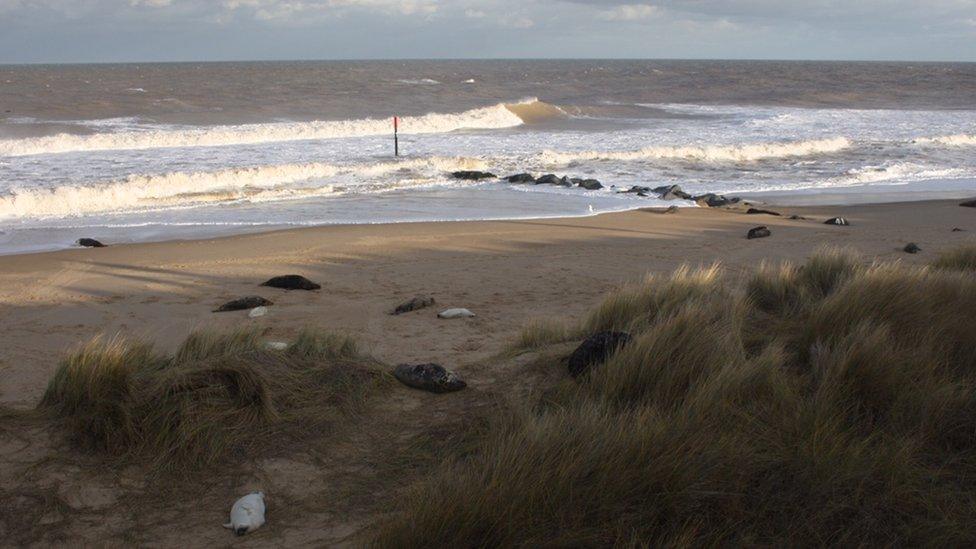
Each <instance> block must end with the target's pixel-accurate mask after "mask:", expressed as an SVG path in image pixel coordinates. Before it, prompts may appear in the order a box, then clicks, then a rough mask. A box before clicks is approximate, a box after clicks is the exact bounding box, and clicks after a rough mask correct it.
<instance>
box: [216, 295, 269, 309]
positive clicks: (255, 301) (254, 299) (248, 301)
mask: <svg viewBox="0 0 976 549" xmlns="http://www.w3.org/2000/svg"><path fill="white" fill-rule="evenodd" d="M268 305H274V303H272V302H270V301H268V300H267V299H265V298H263V297H261V296H259V295H249V296H247V297H242V298H239V299H235V300H233V301H228V302H227V303H224V304H223V305H221V306H220V307H217V308H216V309H214V311H213V312H215V313H226V312H228V311H243V310H246V309H253V308H255V307H267V306H268Z"/></svg>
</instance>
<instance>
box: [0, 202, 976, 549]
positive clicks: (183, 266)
mask: <svg viewBox="0 0 976 549" xmlns="http://www.w3.org/2000/svg"><path fill="white" fill-rule="evenodd" d="M771 209H776V210H778V211H781V212H783V213H784V214H787V215H789V214H799V215H802V216H805V217H807V218H808V219H807V220H790V219H788V218H787V217H785V216H784V217H773V216H768V215H746V214H744V213H742V212H735V211H726V210H714V209H683V210H681V211H680V212H678V213H674V214H664V213H661V212H660V211H652V210H647V211H633V212H626V213H618V214H608V215H600V216H596V217H589V218H572V219H547V220H534V221H491V222H460V223H414V224H398V225H360V226H337V227H322V228H312V229H300V230H290V231H280V232H273V233H265V234H258V235H246V236H240V237H230V238H220V239H213V240H200V241H189V242H164V243H154V244H135V245H120V246H110V247H108V248H101V249H75V250H66V251H60V252H54V253H44V254H34V255H21V256H6V257H0V318H2V322H3V324H2V331H0V404H2V405H4V406H5V407H7V408H13V409H29V408H32V407H34V406H35V405H36V404H37V402H38V400H39V399H40V396H41V395H42V393H43V391H44V387H45V385H46V383H47V380H48V379H49V378H50V376H51V374H52V373H53V372H54V370H55V368H56V366H57V362H58V359H59V357H60V356H61V355H63V353H64V352H65V350H66V349H69V348H71V347H72V346H74V345H76V344H78V343H80V342H82V341H84V340H87V339H88V338H90V337H92V336H94V335H97V334H114V333H117V332H121V333H125V334H130V335H135V336H140V337H145V338H150V339H152V340H154V341H156V342H157V343H158V344H159V346H160V347H162V348H163V349H166V350H169V349H171V348H172V347H174V346H175V345H176V344H177V343H178V342H179V341H181V340H182V339H183V338H184V337H185V336H186V335H187V334H188V333H189V332H191V331H193V330H194V329H198V328H204V327H206V328H213V327H217V328H232V327H235V326H241V325H246V324H258V325H260V326H264V327H266V328H267V329H268V339H271V340H287V339H288V338H289V337H291V336H292V335H293V334H295V333H296V332H297V331H298V330H299V329H300V328H301V327H303V326H306V325H317V326H321V327H324V328H328V329H334V330H340V331H346V332H349V333H352V334H354V335H356V336H357V337H358V338H359V340H360V341H361V342H362V343H363V344H364V347H365V348H366V349H367V350H368V351H369V352H370V353H371V354H373V355H374V356H375V357H377V358H378V359H380V360H381V361H384V362H386V363H389V364H396V363H400V362H413V361H423V362H438V363H441V364H443V365H445V366H447V367H450V368H454V369H456V370H457V371H458V372H459V373H460V374H462V375H463V376H464V377H465V378H466V379H467V381H468V383H469V385H470V387H469V389H467V390H465V391H462V392H460V393H454V394H450V395H439V396H437V395H428V394H426V393H420V392H417V391H413V390H409V389H407V388H405V387H400V386H396V387H394V388H393V389H392V390H391V391H390V392H389V393H388V394H385V395H383V396H381V397H379V398H378V399H377V401H373V402H371V403H370V405H369V410H368V411H367V412H366V413H365V415H364V416H363V417H362V418H359V419H356V420H354V421H353V424H352V425H351V426H350V428H349V429H347V432H345V433H344V434H342V435H341V436H337V437H335V439H334V440H330V441H328V444H326V445H322V444H317V445H316V446H315V448H316V449H315V451H309V452H308V453H307V454H306V453H303V454H301V455H293V456H285V457H282V456H276V457H274V458H271V459H262V460H259V461H257V462H254V463H249V464H248V465H247V466H246V467H244V468H242V469H241V470H239V471H235V472H233V474H229V473H228V474H226V475H214V476H213V479H212V482H210V483H203V484H202V485H200V486H203V487H204V488H205V489H206V493H205V495H203V496H198V497H195V498H194V499H193V500H192V501H188V502H183V503H180V504H177V505H176V506H175V507H174V508H173V509H171V510H170V511H167V512H163V513H161V514H157V515H153V513H150V512H148V511H147V510H146V509H145V508H144V506H145V504H146V501H147V500H146V499H145V495H144V494H143V493H142V492H143V487H144V482H145V481H144V479H142V478H141V472H140V470H139V469H138V468H137V467H132V468H130V469H126V470H124V471H121V472H120V471H114V470H105V469H104V468H100V464H101V462H100V461H99V459H98V457H97V456H85V455H79V454H78V453H77V452H74V451H73V450H71V447H70V446H68V445H66V444H65V443H64V441H63V440H62V438H63V437H61V436H60V434H59V433H57V432H51V431H50V429H48V428H46V427H45V426H43V425H41V424H37V423H31V424H21V423H15V422H11V421H9V420H7V419H4V418H3V417H0V421H3V422H7V425H6V426H4V425H2V424H0V514H2V515H7V517H8V518H6V519H0V526H2V530H0V539H4V538H5V539H6V540H7V543H14V544H20V543H25V542H29V541H37V542H41V543H44V544H47V543H56V542H64V541H76V542H77V541H81V542H87V543H97V544H103V543H111V544H131V543H141V544H159V545H167V544H180V545H215V544H216V545H220V544H229V543H232V542H235V541H237V540H234V538H233V537H232V536H231V535H230V534H229V532H227V531H226V530H223V529H221V528H220V523H221V521H222V520H224V519H225V516H226V513H227V510H228V509H229V508H230V504H231V503H232V502H233V500H234V498H235V497H236V496H238V495H241V494H242V493H243V492H244V491H246V490H249V489H252V488H262V489H264V490H265V492H268V494H269V505H270V506H271V507H270V511H269V523H268V525H267V526H266V527H265V528H263V529H262V530H259V531H258V532H257V533H256V534H254V535H253V536H248V537H247V538H245V539H244V540H243V543H245V544H258V545H268V544H271V545H323V544H344V543H354V542H357V541H360V540H361V539H362V536H363V535H364V534H365V533H366V532H367V530H365V527H366V526H368V524H369V522H370V521H372V520H375V519H376V517H378V516H380V514H381V513H383V512H385V511H387V510H388V509H389V507H390V505H392V504H393V503H394V502H395V495H396V493H397V491H398V490H400V489H402V488H403V486H405V485H407V484H409V483H410V482H412V481H414V480H416V479H417V478H419V477H420V476H422V475H423V474H424V472H425V469H424V466H423V465H420V466H408V467H405V468H399V469H398V468H397V467H395V466H393V465H391V464H396V463H397V455H398V452H401V451H404V449H406V448H415V447H416V442H417V440H431V439H438V438H441V439H443V438H445V437H449V436H450V435H451V433H452V432H454V431H456V430H457V429H460V428H462V427H459V426H463V424H464V421H465V419H464V418H465V416H466V414H468V413H469V412H470V413H471V414H472V415H477V413H478V411H481V412H482V413H483V412H484V410H485V409H486V407H490V406H492V405H493V403H495V402H497V401H498V400H499V399H502V400H504V399H505V398H506V395H510V394H512V393H513V392H515V391H516V390H517V389H519V387H518V385H519V384H520V383H522V382H521V381H519V380H520V378H519V377H513V376H511V375H510V374H512V373H513V372H516V373H517V372H520V370H519V368H520V366H524V362H525V361H524V360H523V359H521V358H519V357H515V358H499V353H500V352H502V351H504V350H505V349H506V347H507V346H508V345H509V344H510V343H511V342H512V340H513V338H514V337H515V335H516V334H517V332H518V330H519V328H520V327H521V326H522V325H524V323H525V322H526V321H527V320H529V319H532V318H536V317H557V318H568V319H573V318H577V317H579V316H580V315H581V314H582V313H583V312H584V311H585V310H587V309H588V308H590V307H592V306H593V305H594V304H596V303H597V302H598V301H599V299H600V297H601V295H603V294H604V293H606V292H607V291H608V290H609V289H611V288H613V287H614V286H616V285H619V284H622V283H625V282H628V281H631V280H635V279H636V278H638V277H640V276H641V275H642V274H644V273H646V272H649V271H654V272H664V271H670V270H672V269H674V268H675V267H677V266H679V265H681V264H682V263H688V264H692V265H698V264H710V263H712V262H714V261H720V262H721V263H722V264H723V265H724V266H725V267H726V268H727V269H729V270H732V271H739V270H743V269H748V268H751V267H753V266H755V265H757V264H758V263H759V262H761V261H763V260H774V261H775V260H781V259H791V260H798V261H800V260H803V259H804V258H806V257H807V256H809V255H810V254H811V253H812V252H813V251H815V250H816V249H817V248H819V247H821V246H823V245H825V244H831V245H839V246H849V247H851V248H853V249H855V250H857V251H859V252H861V253H862V254H864V255H865V257H866V258H868V259H871V258H884V259H893V258H897V259H900V260H902V261H905V262H913V263H914V262H928V261H930V260H931V259H932V258H933V257H934V256H935V255H936V253H937V252H939V251H941V250H944V249H946V248H950V247H952V246H954V245H957V244H960V243H963V242H966V241H967V240H970V241H971V239H973V238H974V237H976V210H974V209H971V208H961V207H959V206H958V203H957V202H956V201H952V202H944V201H932V202H915V203H900V204H884V205H860V206H847V207H831V206H820V207H803V208H790V207H782V208H772V207H771ZM833 216H843V217H846V218H847V219H849V220H850V221H851V223H852V226H850V227H836V226H828V225H824V224H823V223H822V222H823V221H824V220H825V219H827V218H828V217H833ZM757 225H767V226H769V227H770V229H771V230H772V233H773V235H772V237H770V238H765V239H759V240H746V238H745V234H746V231H747V230H748V229H749V228H751V227H754V226H757ZM954 227H958V228H961V229H963V231H961V232H952V229H953V228H954ZM78 236H79V237H80V236H85V235H78ZM908 242H916V243H918V244H919V246H921V248H922V252H921V253H919V254H917V255H909V254H906V253H904V252H902V251H901V249H902V247H903V246H904V245H905V244H906V243H908ZM290 273H295V274H302V275H305V276H307V277H308V278H310V279H312V280H314V281H316V282H319V283H321V284H322V290H321V291H317V292H302V291H296V292H286V291H283V290H275V289H270V288H262V287H259V286H258V284H259V283H260V282H262V281H264V280H266V279H268V278H270V277H271V276H274V275H280V274H290ZM420 293H426V294H431V295H433V296H434V297H435V298H436V299H437V302H438V304H437V306H436V307H435V308H434V309H429V310H425V311H420V312H414V313H409V314H406V315H402V316H390V315H388V314H387V313H388V312H389V311H390V310H391V309H392V308H393V307H394V306H396V305H397V304H398V303H399V302H401V301H404V300H405V299H408V298H410V297H412V296H413V295H415V294H420ZM245 295H261V296H264V297H266V298H269V299H271V300H272V301H274V302H275V305H274V306H273V307H270V308H269V313H268V314H267V315H266V316H264V317H261V318H258V319H249V318H248V316H247V312H246V311H242V312H233V313H220V314H214V313H212V312H211V310H212V309H214V308H215V307H217V306H218V305H220V304H221V303H223V302H225V301H227V300H230V299H233V298H235V297H241V296H245ZM448 307H466V308H469V309H471V310H472V311H474V312H475V313H476V314H477V315H478V316H477V318H474V319H467V320H439V319H437V318H436V316H435V313H436V311H437V310H440V309H443V308H448ZM412 463H414V464H416V463H420V464H422V463H423V462H422V461H419V462H412ZM275 506H277V507H275ZM11 513H16V514H19V516H17V518H12V517H11ZM31 514H33V515H39V516H30V515H31ZM25 515H26V516H25ZM32 520H33V521H35V523H34V524H30V523H31V521H32Z"/></svg>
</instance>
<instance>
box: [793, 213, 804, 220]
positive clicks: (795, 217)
mask: <svg viewBox="0 0 976 549" xmlns="http://www.w3.org/2000/svg"><path fill="white" fill-rule="evenodd" d="M790 219H796V220H799V219H802V220H805V219H806V218H805V217H803V216H802V215H796V214H793V215H791V216H790Z"/></svg>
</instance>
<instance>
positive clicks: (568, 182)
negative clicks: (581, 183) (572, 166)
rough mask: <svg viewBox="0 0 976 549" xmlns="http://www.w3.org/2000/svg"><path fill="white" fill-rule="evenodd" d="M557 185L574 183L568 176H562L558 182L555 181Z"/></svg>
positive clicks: (567, 185) (563, 185) (566, 185)
mask: <svg viewBox="0 0 976 549" xmlns="http://www.w3.org/2000/svg"><path fill="white" fill-rule="evenodd" d="M557 185H560V186H562V187H572V186H573V185H575V183H573V180H572V179H570V178H569V177H567V176H563V177H562V179H560V180H559V183H557Z"/></svg>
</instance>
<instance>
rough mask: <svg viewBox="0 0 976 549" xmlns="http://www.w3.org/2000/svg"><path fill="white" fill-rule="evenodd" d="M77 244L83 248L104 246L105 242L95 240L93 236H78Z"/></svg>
mask: <svg viewBox="0 0 976 549" xmlns="http://www.w3.org/2000/svg"><path fill="white" fill-rule="evenodd" d="M78 245H79V246H82V247H84V248H104V247H105V244H102V243H101V242H99V241H97V240H95V239H94V238H79V239H78Z"/></svg>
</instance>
